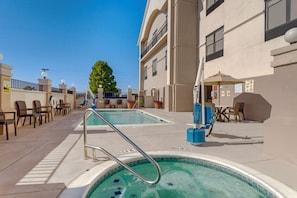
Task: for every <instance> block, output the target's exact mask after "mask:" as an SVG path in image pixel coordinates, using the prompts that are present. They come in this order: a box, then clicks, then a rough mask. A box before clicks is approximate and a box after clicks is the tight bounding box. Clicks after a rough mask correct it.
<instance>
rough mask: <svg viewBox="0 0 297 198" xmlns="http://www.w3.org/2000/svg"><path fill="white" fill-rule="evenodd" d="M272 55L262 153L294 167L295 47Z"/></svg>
mask: <svg viewBox="0 0 297 198" xmlns="http://www.w3.org/2000/svg"><path fill="white" fill-rule="evenodd" d="M271 54H272V56H273V57H274V59H273V62H272V67H273V68H274V75H273V78H272V82H273V83H272V86H270V90H269V94H270V97H269V101H270V103H271V105H272V107H273V108H272V111H271V118H270V119H268V120H267V121H266V122H265V128H264V150H265V152H266V153H268V154H270V155H273V156H275V157H277V158H282V159H285V160H288V161H290V162H293V163H295V164H297V153H296V149H297V146H296V139H297V133H296V129H295V127H296V123H297V111H296V109H297V108H296V98H297V92H296V90H297V78H296V74H297V43H295V44H293V45H288V44H287V46H285V47H282V48H278V49H275V50H273V51H272V53H271ZM267 91H268V90H267ZM265 93H266V92H265Z"/></svg>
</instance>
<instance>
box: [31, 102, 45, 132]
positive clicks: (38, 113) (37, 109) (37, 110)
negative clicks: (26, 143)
mask: <svg viewBox="0 0 297 198" xmlns="http://www.w3.org/2000/svg"><path fill="white" fill-rule="evenodd" d="M39 105H40V103H39V104H38V102H36V100H34V101H33V118H34V128H35V126H36V122H37V120H38V122H39V125H41V124H42V117H44V122H45V123H46V117H47V115H48V112H47V111H42V110H41V106H39Z"/></svg>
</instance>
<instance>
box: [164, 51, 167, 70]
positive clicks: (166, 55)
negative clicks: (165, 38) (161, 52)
mask: <svg viewBox="0 0 297 198" xmlns="http://www.w3.org/2000/svg"><path fill="white" fill-rule="evenodd" d="M164 59H165V71H167V50H165V57H164Z"/></svg>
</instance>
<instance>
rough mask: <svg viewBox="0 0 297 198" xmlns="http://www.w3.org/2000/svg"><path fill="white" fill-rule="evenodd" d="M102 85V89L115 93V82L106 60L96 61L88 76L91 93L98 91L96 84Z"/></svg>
mask: <svg viewBox="0 0 297 198" xmlns="http://www.w3.org/2000/svg"><path fill="white" fill-rule="evenodd" d="M99 85H102V88H103V90H104V91H105V92H106V91H113V92H115V93H117V88H116V86H117V82H116V81H115V78H114V75H113V74H112V69H111V67H109V66H108V64H107V62H104V61H97V62H96V63H95V64H94V65H93V67H92V72H91V73H90V77H89V86H90V89H91V91H92V92H93V93H97V92H98V86H99Z"/></svg>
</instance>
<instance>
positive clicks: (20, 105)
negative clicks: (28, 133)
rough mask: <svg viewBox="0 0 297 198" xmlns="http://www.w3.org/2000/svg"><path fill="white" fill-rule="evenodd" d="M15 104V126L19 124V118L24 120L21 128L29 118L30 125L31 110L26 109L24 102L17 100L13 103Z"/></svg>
mask: <svg viewBox="0 0 297 198" xmlns="http://www.w3.org/2000/svg"><path fill="white" fill-rule="evenodd" d="M15 104H16V110H17V117H18V119H17V125H18V124H19V120H20V118H24V121H23V126H24V125H25V122H26V118H27V117H29V118H30V124H31V118H32V117H33V109H32V108H27V106H26V102H25V101H22V100H18V101H16V102H15Z"/></svg>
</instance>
